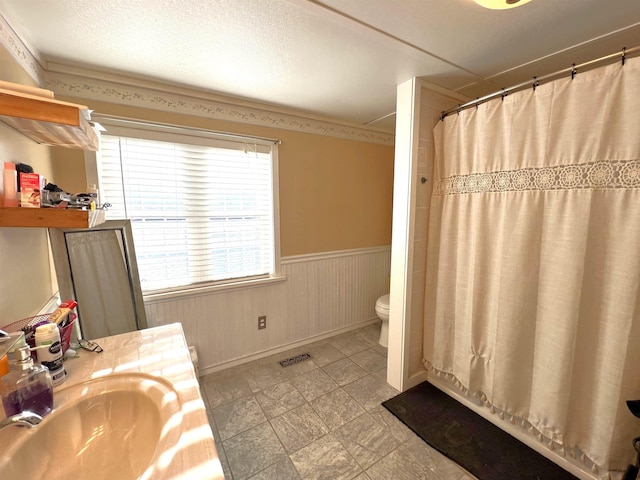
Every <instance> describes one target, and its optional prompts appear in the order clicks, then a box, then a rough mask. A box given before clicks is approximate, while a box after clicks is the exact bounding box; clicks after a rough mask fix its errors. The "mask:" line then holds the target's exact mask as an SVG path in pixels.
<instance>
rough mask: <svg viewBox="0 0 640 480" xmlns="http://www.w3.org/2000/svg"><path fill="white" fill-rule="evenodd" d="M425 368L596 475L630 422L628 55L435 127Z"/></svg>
mask: <svg viewBox="0 0 640 480" xmlns="http://www.w3.org/2000/svg"><path fill="white" fill-rule="evenodd" d="M434 136H435V145H436V157H435V165H434V191H433V195H432V199H431V212H430V221H429V222H430V224H429V237H428V252H427V280H426V290H427V293H426V296H425V334H424V363H425V367H426V368H427V369H429V370H431V371H433V372H434V373H435V374H437V375H438V376H440V377H442V378H445V379H447V381H449V382H451V386H452V388H457V389H459V391H460V392H461V393H463V394H466V395H468V396H470V397H475V398H478V399H480V400H479V401H482V402H484V405H485V406H486V408H489V409H490V410H491V412H492V413H494V412H495V414H497V415H500V416H501V417H502V418H506V419H507V420H510V421H511V422H513V423H517V424H518V425H520V426H522V427H524V428H526V429H528V430H529V431H530V432H531V433H532V434H533V435H535V436H537V437H538V440H539V441H541V442H543V443H544V445H545V447H546V448H550V449H553V450H556V452H558V453H560V454H562V455H571V456H575V457H576V458H577V459H578V460H579V461H581V462H583V464H584V467H585V468H588V469H590V470H591V471H592V472H594V473H595V474H596V476H597V477H598V478H609V472H610V471H612V470H618V471H624V470H625V468H626V467H627V465H628V464H629V463H632V460H633V459H634V458H635V452H634V451H633V448H632V444H631V441H632V439H633V437H635V436H640V421H638V420H637V419H635V417H633V415H631V413H629V411H628V410H627V407H626V405H625V401H626V400H628V399H637V398H640V308H639V307H640V295H639V288H640V58H634V59H627V61H626V63H624V64H623V62H617V63H616V64H611V65H608V66H606V67H601V68H598V69H595V70H591V71H586V72H582V73H578V74H577V75H576V76H575V78H573V79H572V78H571V77H570V76H568V78H564V79H560V80H556V81H553V82H550V83H547V84H542V85H540V86H538V87H537V88H530V89H528V90H526V91H520V92H518V93H515V94H510V95H508V96H506V97H504V98H502V99H497V100H494V101H491V102H488V103H485V104H482V105H480V106H479V107H478V108H471V109H468V110H464V111H461V112H459V113H458V114H454V115H451V116H449V117H446V118H445V119H444V120H443V121H441V122H439V123H438V125H437V126H436V128H435V130H434Z"/></svg>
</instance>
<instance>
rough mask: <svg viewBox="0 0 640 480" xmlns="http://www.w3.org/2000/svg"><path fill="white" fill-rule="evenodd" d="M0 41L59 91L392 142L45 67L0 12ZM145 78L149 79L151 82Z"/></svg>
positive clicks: (380, 135) (361, 131) (363, 131)
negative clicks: (55, 70) (64, 72)
mask: <svg viewBox="0 0 640 480" xmlns="http://www.w3.org/2000/svg"><path fill="white" fill-rule="evenodd" d="M0 45H3V46H4V47H5V48H6V49H7V50H8V51H9V52H10V54H11V55H12V56H13V57H14V58H15V59H16V61H17V62H18V64H19V65H20V66H21V67H22V68H23V69H24V70H25V71H26V72H27V74H28V75H29V76H31V78H33V79H34V81H35V82H36V83H37V84H38V85H39V86H41V87H44V88H48V89H50V90H53V91H54V93H56V94H59V95H69V96H78V95H79V96H81V97H82V98H87V99H91V100H100V101H107V102H113V103H118V104H122V105H134V106H137V107H144V108H150V109H154V110H162V111H173V112H178V113H185V114H189V115H196V116H201V117H211V118H216V119H219V120H228V121H232V122H240V123H248V124H252V125H261V126H265V127H272V128H280V129H284V130H294V131H300V132H306V133H312V134H316V135H326V136H332V137H339V138H345V139H348V140H356V141H361V142H367V143H378V144H383V145H393V144H394V139H395V135H393V134H391V133H385V132H378V131H375V130H370V129H367V128H359V127H357V126H349V125H343V124H341V123H338V122H335V123H334V122H331V121H323V120H318V119H314V118H307V117H305V116H303V115H297V114H294V113H292V114H287V113H280V112H274V111H269V110H267V109H260V108H252V107H247V106H244V105H236V104H233V103H225V102H221V101H216V100H211V99H207V98H204V97H203V96H202V94H200V95H198V94H197V93H194V95H188V94H178V93H174V92H171V91H170V90H168V89H170V88H171V87H169V86H167V87H164V86H159V87H158V86H156V85H155V84H154V85H153V86H152V87H146V86H144V87H141V86H136V85H128V84H123V83H117V82H110V81H106V80H98V79H95V78H89V77H85V76H81V75H74V74H62V73H57V72H53V71H49V70H47V69H46V68H43V67H42V63H43V62H42V61H41V59H40V58H39V55H38V53H37V52H34V51H33V50H32V49H30V48H29V47H28V46H27V45H26V44H25V42H23V41H22V39H21V38H20V37H19V36H18V34H17V33H16V32H15V31H14V29H13V28H12V27H11V25H10V24H9V22H8V21H7V20H6V18H5V17H4V16H3V15H2V13H0ZM45 65H46V64H45ZM125 80H126V79H125ZM149 84H150V85H151V82H149Z"/></svg>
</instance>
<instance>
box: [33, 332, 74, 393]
mask: <svg viewBox="0 0 640 480" xmlns="http://www.w3.org/2000/svg"><path fill="white" fill-rule="evenodd" d="M35 340H36V347H42V346H44V347H47V348H38V362H40V365H43V366H45V367H47V368H48V369H49V373H51V381H52V382H53V385H54V386H56V385H60V384H61V383H62V382H64V381H65V379H66V378H67V372H66V371H65V369H64V363H63V358H62V357H63V355H62V342H61V341H60V330H58V325H56V324H55V323H45V324H44V325H40V326H39V327H36V334H35Z"/></svg>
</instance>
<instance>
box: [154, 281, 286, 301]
mask: <svg viewBox="0 0 640 480" xmlns="http://www.w3.org/2000/svg"><path fill="white" fill-rule="evenodd" d="M286 279H287V277H286V276H285V275H274V276H272V277H268V278H257V279H253V280H240V281H237V282H228V283H224V284H220V285H207V286H204V287H184V288H179V289H178V288H176V290H173V291H171V292H162V293H149V294H146V295H143V296H142V297H143V299H144V303H145V304H152V303H156V302H164V301H167V300H174V299H178V298H189V297H195V296H199V295H213V294H217V293H227V292H231V291H233V290H244V289H246V288H257V287H266V286H269V285H274V284H278V283H282V282H284V281H285V280H286Z"/></svg>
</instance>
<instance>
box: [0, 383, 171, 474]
mask: <svg viewBox="0 0 640 480" xmlns="http://www.w3.org/2000/svg"><path fill="white" fill-rule="evenodd" d="M181 407H182V406H181V404H180V400H179V399H178V396H177V394H176V392H175V390H174V389H173V387H172V386H171V384H170V383H169V382H165V381H164V380H163V379H161V378H158V377H153V376H151V375H146V374H142V373H132V374H113V375H109V376H106V377H103V378H98V379H93V380H89V381H86V382H82V383H79V384H76V385H73V386H70V387H68V388H62V389H57V390H56V391H55V394H54V409H53V411H52V412H51V413H50V414H49V415H47V416H46V417H45V419H44V420H43V421H42V423H40V425H38V426H37V427H35V428H31V429H27V428H17V427H9V428H5V429H3V430H2V431H0V448H1V449H2V456H1V458H0V472H2V480H14V479H15V480H29V479H38V480H39V479H45V478H46V479H47V480H57V479H65V480H70V479H90V480H103V479H104V480H107V479H109V480H115V479H117V480H128V479H137V478H156V477H161V476H162V470H163V466H164V465H165V464H166V463H167V462H166V457H165V458H163V454H164V455H171V453H172V452H173V449H174V448H175V446H176V445H177V443H178V440H179V438H180V424H181V421H182V413H181ZM163 452H164V453H163Z"/></svg>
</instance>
